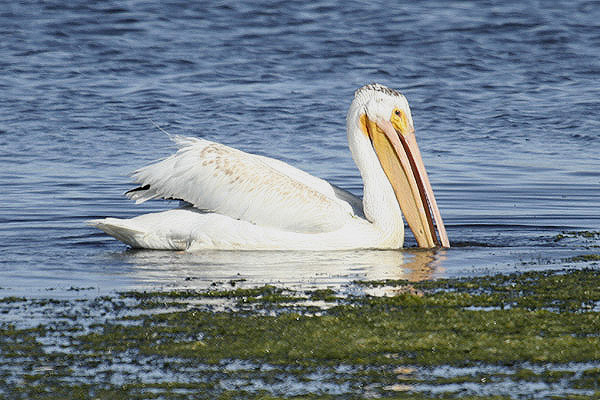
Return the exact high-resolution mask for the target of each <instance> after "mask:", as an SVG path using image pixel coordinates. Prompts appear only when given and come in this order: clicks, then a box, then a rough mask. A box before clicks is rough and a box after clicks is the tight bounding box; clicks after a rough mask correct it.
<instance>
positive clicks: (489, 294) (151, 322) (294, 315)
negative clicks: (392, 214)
mask: <svg viewBox="0 0 600 400" xmlns="http://www.w3.org/2000/svg"><path fill="white" fill-rule="evenodd" d="M599 282H600V271H598V270H596V269H585V270H569V271H566V270H563V271H553V272H550V271H546V272H529V273H521V274H512V275H497V276H492V277H478V278H468V279H445V280H438V281H427V282H420V283H414V282H410V283H409V282H407V281H376V282H356V283H355V284H354V285H355V286H356V288H355V289H356V290H353V291H352V292H353V293H356V292H358V291H362V294H361V295H349V296H348V295H345V296H343V295H341V294H339V293H337V292H335V291H333V290H331V289H320V290H314V291H292V290H287V289H282V288H277V287H274V286H264V287H260V288H235V289H231V290H210V291H191V290H185V291H170V292H126V293H121V294H120V295H118V296H114V297H101V298H96V299H93V300H67V301H56V300H51V301H49V300H34V299H25V298H15V297H10V298H4V299H2V301H1V302H0V311H1V312H2V315H4V317H3V318H2V320H0V321H2V322H1V324H0V362H1V363H2V367H0V382H3V383H0V398H7V399H15V398H17V399H18V398H23V399H25V398H113V399H118V398H124V399H125V398H127V399H132V398H144V399H147V398H182V399H184V398H190V397H193V398H206V399H213V398H222V399H229V398H257V399H279V398H292V399H314V398H324V399H338V398H340V399H342V398H343V399H347V398H357V399H358V398H391V399H429V398H465V399H478V398H486V399H488V398H497V399H509V398H522V397H535V398H548V399H553V398H567V399H568V398H571V399H588V398H589V399H592V398H598V397H599V396H600V361H599V360H600V285H599V284H598V283H599ZM373 290H378V291H379V292H381V293H384V294H385V295H384V296H372V295H369V293H372V291H373ZM11 315H13V316H14V315H22V316H24V318H23V319H22V320H18V319H15V318H14V317H13V318H11V317H9V316H11ZM32 315H33V316H34V318H31V317H30V316H32ZM25 316H26V317H25ZM34 321H35V322H34Z"/></svg>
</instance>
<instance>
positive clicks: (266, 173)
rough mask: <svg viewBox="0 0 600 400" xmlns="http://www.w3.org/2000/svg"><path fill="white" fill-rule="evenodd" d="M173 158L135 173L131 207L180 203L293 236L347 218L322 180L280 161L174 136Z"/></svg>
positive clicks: (348, 210)
mask: <svg viewBox="0 0 600 400" xmlns="http://www.w3.org/2000/svg"><path fill="white" fill-rule="evenodd" d="M173 139H174V140H175V142H176V143H177V145H178V146H179V150H178V151H177V153H175V154H174V155H172V156H170V157H168V158H166V159H164V160H162V161H159V162H157V163H155V164H151V165H149V166H147V167H144V168H141V169H138V170H137V171H135V172H134V173H133V175H132V176H133V178H134V180H135V181H136V183H138V184H139V185H140V188H136V189H133V190H132V191H129V192H127V196H128V197H129V198H131V199H133V200H135V201H136V202H137V203H141V202H144V201H146V200H150V199H154V198H165V199H169V198H172V199H180V200H183V201H186V202H188V203H190V204H192V205H193V206H194V207H196V208H199V209H203V210H208V211H212V212H216V213H219V214H224V215H228V216H230V217H232V218H237V219H241V220H245V221H249V222H252V223H254V224H257V225H262V226H270V227H275V228H280V229H284V230H289V231H294V232H305V233H316V232H329V231H333V230H335V229H339V228H340V227H341V226H342V225H343V224H344V223H345V222H346V221H347V219H348V217H350V216H352V215H353V210H352V206H351V205H350V204H349V203H348V202H346V201H344V200H341V199H340V198H338V197H337V196H336V194H335V191H334V189H333V187H332V186H331V185H330V184H329V183H327V182H326V181H324V180H322V179H319V178H316V177H313V176H311V175H309V174H307V173H305V172H303V171H301V170H299V169H297V168H295V167H292V166H290V165H288V164H286V163H284V162H282V161H279V160H274V159H271V158H268V157H263V156H257V155H253V154H249V153H245V152H243V151H240V150H236V149H233V148H231V147H228V146H225V145H222V144H219V143H215V142H211V141H208V140H204V139H196V138H188V137H182V136H175V137H174V138H173Z"/></svg>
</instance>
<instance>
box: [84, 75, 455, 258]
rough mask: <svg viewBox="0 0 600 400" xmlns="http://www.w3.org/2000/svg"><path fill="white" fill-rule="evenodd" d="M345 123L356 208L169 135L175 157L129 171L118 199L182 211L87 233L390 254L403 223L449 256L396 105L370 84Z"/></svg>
mask: <svg viewBox="0 0 600 400" xmlns="http://www.w3.org/2000/svg"><path fill="white" fill-rule="evenodd" d="M346 124H347V133H348V143H349V146H350V150H351V152H352V157H353V159H354V162H355V163H356V166H357V167H358V169H359V170H360V174H361V176H362V179H363V182H364V197H363V199H362V201H361V200H360V199H359V198H358V197H356V196H354V195H353V194H351V193H349V192H347V191H345V190H342V189H340V188H338V187H336V186H333V185H331V184H330V183H328V182H326V181H325V180H322V179H320V178H316V177H314V176H312V175H309V174H307V173H305V172H303V171H301V170H299V169H297V168H295V167H292V166H291V165H288V164H286V163H284V162H282V161H279V160H275V159H272V158H268V157H263V156H258V155H253V154H248V153H245V152H243V151H240V150H236V149H233V148H231V147H228V146H225V145H222V144H219V143H215V142H211V141H208V140H204V139H196V138H188V137H182V136H176V137H173V140H174V141H175V142H176V143H177V145H178V147H179V150H178V151H177V153H175V154H173V155H172V156H170V157H168V158H166V159H164V160H162V161H160V162H157V163H155V164H151V165H149V166H146V167H144V168H141V169H138V170H137V171H135V172H134V173H133V178H134V180H135V181H136V182H137V183H138V184H139V185H140V186H139V187H137V188H135V189H133V190H130V191H129V192H127V193H126V194H127V196H128V197H129V198H131V199H133V200H135V201H136V203H142V202H144V201H146V200H150V199H155V198H163V199H180V200H183V201H185V202H186V203H187V205H185V206H182V207H180V208H177V209H173V210H169V211H163V212H157V213H151V214H145V215H140V216H138V217H135V218H131V219H117V218H105V219H99V220H93V221H90V224H91V225H93V226H96V227H98V228H100V229H101V230H103V231H104V232H106V233H108V234H109V235H111V236H114V237H115V238H117V239H119V240H121V241H123V242H125V243H127V244H128V245H130V246H132V247H138V248H139V247H141V248H149V249H174V250H175V249H177V250H190V251H193V250H199V249H247V250H292V249H294V250H296V249H297V250H337V249H357V248H372V249H397V248H400V247H402V244H403V242H404V223H403V220H402V214H404V217H405V218H406V221H407V223H408V225H409V227H410V228H411V230H412V231H413V233H414V235H415V238H416V240H417V243H418V245H419V247H437V246H442V247H449V246H450V245H449V242H448V237H447V235H446V231H445V228H444V223H443V222H442V218H441V215H440V212H439V210H438V207H437V204H436V201H435V197H434V196H433V190H432V189H431V185H430V183H429V178H428V177H427V172H426V171H425V166H424V165H423V161H422V159H421V154H420V152H419V148H418V147H417V142H416V139H415V135H414V128H413V121H412V116H411V113H410V108H409V106H408V102H407V101H406V98H405V97H404V96H403V95H402V94H400V93H398V92H397V91H395V90H392V89H389V88H387V87H385V86H383V85H380V84H370V85H366V86H363V87H362V88H360V89H358V90H357V91H356V93H355V95H354V100H353V101H352V104H351V105H350V109H349V111H348V115H347V118H346ZM436 228H437V232H438V234H437V235H436Z"/></svg>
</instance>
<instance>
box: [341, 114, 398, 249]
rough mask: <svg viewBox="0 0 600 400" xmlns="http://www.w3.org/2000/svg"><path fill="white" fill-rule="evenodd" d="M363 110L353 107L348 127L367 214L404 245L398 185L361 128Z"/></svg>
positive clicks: (381, 228)
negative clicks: (390, 178) (395, 185)
mask: <svg viewBox="0 0 600 400" xmlns="http://www.w3.org/2000/svg"><path fill="white" fill-rule="evenodd" d="M353 109H354V110H353ZM359 111H360V108H359V107H351V109H350V111H349V113H348V118H347V130H348V145H349V146H350V151H351V152H352V158H353V159H354V163H355V164H356V166H357V167H358V170H359V171H360V175H361V177H362V180H363V185H364V189H363V209H364V213H365V217H366V218H367V219H368V220H369V221H370V222H372V223H373V225H374V226H375V227H376V228H377V229H379V230H381V231H382V232H384V233H385V234H388V235H391V236H392V237H395V238H397V239H398V240H399V243H400V246H401V245H402V243H403V241H404V222H403V220H402V211H401V210H400V206H399V205H398V201H397V200H396V195H395V194H394V189H393V188H392V185H391V184H390V181H389V180H388V178H387V176H386V175H385V172H384V171H383V168H382V167H381V164H380V163H379V159H378V158H377V155H376V154H375V150H373V146H372V145H371V141H370V140H369V138H368V137H366V136H365V135H364V134H363V133H362V131H361V130H360V126H359V123H358V121H359V117H360V112H359Z"/></svg>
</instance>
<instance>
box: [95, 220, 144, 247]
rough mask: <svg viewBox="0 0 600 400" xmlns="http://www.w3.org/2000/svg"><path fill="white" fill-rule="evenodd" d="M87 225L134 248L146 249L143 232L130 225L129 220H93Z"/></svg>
mask: <svg viewBox="0 0 600 400" xmlns="http://www.w3.org/2000/svg"><path fill="white" fill-rule="evenodd" d="M87 224H88V225H90V226H94V227H96V228H98V229H100V230H102V231H104V232H105V233H107V234H108V235H110V236H112V237H114V238H115V239H118V240H120V241H121V242H123V243H125V244H128V245H129V246H131V247H134V248H142V247H146V246H145V245H144V244H145V242H146V240H144V236H145V232H143V231H142V230H140V229H139V228H136V227H135V226H133V224H131V222H130V220H123V219H118V218H104V219H93V220H90V221H87Z"/></svg>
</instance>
